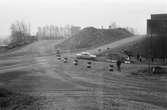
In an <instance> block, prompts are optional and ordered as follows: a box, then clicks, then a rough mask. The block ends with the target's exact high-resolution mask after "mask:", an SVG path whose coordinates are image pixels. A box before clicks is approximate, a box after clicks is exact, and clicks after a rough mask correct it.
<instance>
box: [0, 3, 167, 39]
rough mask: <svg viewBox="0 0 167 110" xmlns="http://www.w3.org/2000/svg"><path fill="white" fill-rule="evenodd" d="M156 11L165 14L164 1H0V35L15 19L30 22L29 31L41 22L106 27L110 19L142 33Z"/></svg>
mask: <svg viewBox="0 0 167 110" xmlns="http://www.w3.org/2000/svg"><path fill="white" fill-rule="evenodd" d="M159 13H167V1H166V0H0V38H4V37H6V36H9V35H10V25H11V24H12V23H14V22H15V21H16V20H18V21H24V22H25V23H30V24H31V32H32V33H33V34H35V32H36V29H37V27H39V26H45V25H58V26H65V25H76V26H81V27H87V26H94V27H96V28H100V27H101V26H103V27H104V28H107V27H108V25H109V24H111V23H113V22H116V24H117V25H118V26H120V27H127V26H128V27H132V28H134V29H135V30H136V31H137V33H138V34H145V33H146V20H147V19H149V18H150V14H159Z"/></svg>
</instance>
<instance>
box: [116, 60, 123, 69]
mask: <svg viewBox="0 0 167 110" xmlns="http://www.w3.org/2000/svg"><path fill="white" fill-rule="evenodd" d="M121 63H122V62H121V60H117V70H118V71H121Z"/></svg>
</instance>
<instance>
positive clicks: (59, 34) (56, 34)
mask: <svg viewBox="0 0 167 110" xmlns="http://www.w3.org/2000/svg"><path fill="white" fill-rule="evenodd" d="M80 29H81V28H80V27H78V26H70V25H67V26H64V27H58V26H56V25H46V26H44V27H38V30H37V33H36V36H37V37H38V39H47V38H69V37H71V36H73V35H74V34H76V33H77V32H78V31H79V30H80Z"/></svg>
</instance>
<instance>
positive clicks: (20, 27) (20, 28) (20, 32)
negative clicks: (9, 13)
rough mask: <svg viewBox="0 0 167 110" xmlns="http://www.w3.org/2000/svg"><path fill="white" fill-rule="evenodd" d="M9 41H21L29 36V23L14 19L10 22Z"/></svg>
mask: <svg viewBox="0 0 167 110" xmlns="http://www.w3.org/2000/svg"><path fill="white" fill-rule="evenodd" d="M10 30H11V37H10V38H11V42H12V43H17V42H23V41H25V40H26V39H28V38H29V37H30V36H31V32H30V24H26V23H24V22H20V21H16V22H15V23H13V24H11V27H10Z"/></svg>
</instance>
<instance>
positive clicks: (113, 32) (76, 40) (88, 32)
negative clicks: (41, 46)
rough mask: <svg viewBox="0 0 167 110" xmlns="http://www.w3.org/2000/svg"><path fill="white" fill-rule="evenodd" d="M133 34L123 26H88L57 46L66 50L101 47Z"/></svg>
mask: <svg viewBox="0 0 167 110" xmlns="http://www.w3.org/2000/svg"><path fill="white" fill-rule="evenodd" d="M132 35H133V34H132V33H130V32H128V31H127V30H125V29H123V28H118V29H96V28H93V27H88V28H84V29H82V30H81V31H80V32H79V33H77V34H76V35H74V36H73V37H71V38H70V39H67V40H65V41H64V42H62V44H59V45H56V47H58V48H61V49H65V50H68V49H70V50H74V49H84V48H94V47H99V46H102V45H105V44H109V43H111V42H114V41H117V40H120V39H123V38H126V37H130V36H132Z"/></svg>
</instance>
